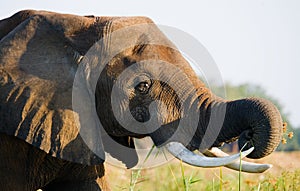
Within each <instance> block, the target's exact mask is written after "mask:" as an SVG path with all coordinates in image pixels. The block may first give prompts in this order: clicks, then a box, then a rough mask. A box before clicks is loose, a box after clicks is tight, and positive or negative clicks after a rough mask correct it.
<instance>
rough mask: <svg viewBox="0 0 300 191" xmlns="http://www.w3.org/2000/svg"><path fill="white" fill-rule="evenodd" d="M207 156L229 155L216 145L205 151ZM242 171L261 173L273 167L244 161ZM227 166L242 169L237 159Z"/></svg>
mask: <svg viewBox="0 0 300 191" xmlns="http://www.w3.org/2000/svg"><path fill="white" fill-rule="evenodd" d="M204 154H205V155H206V156H211V157H226V156H229V155H228V154H227V153H225V152H223V151H222V150H221V149H218V148H216V147H213V148H211V149H210V150H206V152H204ZM241 165H242V169H241V170H242V171H243V172H251V173H261V172H264V171H266V170H268V169H269V168H271V167H272V165H271V164H256V163H252V162H247V161H242V164H241ZM225 167H227V168H230V169H233V170H237V171H239V170H240V161H235V162H233V163H230V164H227V165H225Z"/></svg>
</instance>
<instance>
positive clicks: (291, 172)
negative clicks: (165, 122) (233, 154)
mask: <svg viewBox="0 0 300 191" xmlns="http://www.w3.org/2000/svg"><path fill="white" fill-rule="evenodd" d="M153 148H154V147H152V149H151V150H150V152H149V153H148V155H147V157H146V158H145V160H144V163H145V162H146V161H147V160H148V159H149V156H150V153H151V152H152V151H153ZM285 155H288V154H287V153H285ZM298 156H299V155H298ZM165 157H166V156H165ZM274 157H275V156H274ZM286 158H287V160H288V161H287V162H286V163H284V164H285V165H287V166H289V168H281V169H278V168H277V170H276V168H275V169H271V170H269V171H267V172H265V173H261V174H250V173H243V172H241V169H240V171H232V170H228V169H227V168H224V167H220V168H208V169H206V168H197V167H193V166H190V165H186V164H184V163H183V162H182V161H179V160H176V159H175V160H172V161H171V162H170V163H167V164H166V165H163V166H160V167H156V168H152V169H136V170H125V169H120V168H117V167H113V166H107V168H106V169H109V170H108V176H107V178H108V182H110V186H111V189H112V190H113V191H115V190H116V191H117V190H129V191H150V190H151V191H152V190H157V191H160V190H161V191H199V190H204V191H231V190H232V191H233V190H234V191H236V190H239V191H300V168H298V169H291V166H290V165H289V162H292V158H291V157H288V156H286ZM293 158H294V159H296V160H297V161H298V158H295V156H294V157H293ZM269 160H270V159H269ZM278 160H280V156H279V158H278V159H277V158H271V161H272V162H275V161H278ZM240 162H242V161H241V160H240ZM294 162H295V161H294ZM275 164H276V163H275Z"/></svg>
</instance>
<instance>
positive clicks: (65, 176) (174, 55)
mask: <svg viewBox="0 0 300 191" xmlns="http://www.w3.org/2000/svg"><path fill="white" fill-rule="evenodd" d="M0 92H1V94H0V177H1V178H0V188H1V190H16V191H17V190H23V191H24V190H26V191H30V190H37V189H42V190H43V191H48V190H49V191H51V190H72V191H74V190H90V191H95V190H109V185H108V183H107V182H106V181H105V169H104V165H103V164H104V162H105V152H107V153H110V154H111V156H113V157H115V158H116V159H118V160H120V161H122V162H123V163H124V164H125V165H126V166H127V167H128V168H131V167H133V166H135V165H136V163H137V161H138V156H137V153H136V151H135V145H134V141H133V140H134V139H141V138H144V137H150V138H151V139H152V141H153V142H154V144H155V145H156V146H157V147H164V148H167V149H168V150H169V152H170V153H171V154H173V155H174V156H175V157H177V158H178V159H180V160H182V161H183V162H186V163H189V164H191V165H194V166H199V167H208V168H209V167H217V166H226V167H228V168H232V169H235V170H239V168H240V167H239V161H238V160H239V158H240V157H241V158H242V157H245V156H247V157H249V158H254V159H258V158H262V157H265V156H267V155H269V154H271V153H272V152H273V151H274V150H275V149H276V148H277V146H278V144H279V142H280V140H281V138H282V125H283V122H282V118H281V115H280V113H279V111H278V109H277V108H276V106H275V105H274V104H272V103H271V102H270V101H268V100H266V99H262V98H244V99H239V100H224V99H223V98H220V97H218V96H216V95H214V94H213V93H212V91H211V90H210V89H209V88H207V87H206V85H205V83H203V82H202V81H201V79H200V78H199V77H198V76H197V74H196V72H195V71H194V70H193V68H192V67H191V65H190V64H189V62H188V61H187V60H186V59H185V58H184V56H183V55H182V54H181V52H180V51H179V50H178V49H177V48H176V46H175V45H174V44H172V42H171V41H170V40H168V38H167V37H166V36H165V34H164V33H163V32H161V31H160V29H159V28H158V27H157V26H156V25H155V24H154V22H153V21H152V20H151V19H149V18H147V17H97V16H77V15H70V14H61V13H55V12H48V11H36V10H23V11H19V12H17V13H16V14H14V15H12V16H11V17H9V18H6V19H3V20H1V21H0ZM234 141H238V143H239V146H240V148H241V149H242V148H243V151H241V153H238V154H235V155H230V156H229V155H228V154H226V153H225V152H223V151H222V150H221V149H219V147H220V146H222V145H223V143H232V142H234ZM193 151H200V153H202V154H203V155H201V154H195V153H194V152H193ZM270 167H271V165H269V164H255V163H250V162H243V163H242V166H241V169H242V171H245V172H254V173H257V172H263V171H265V170H267V169H268V168H270Z"/></svg>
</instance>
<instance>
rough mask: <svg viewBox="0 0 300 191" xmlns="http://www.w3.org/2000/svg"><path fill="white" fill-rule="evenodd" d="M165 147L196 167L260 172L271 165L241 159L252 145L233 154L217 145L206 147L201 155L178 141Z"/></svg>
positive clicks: (249, 151) (248, 152)
mask: <svg viewBox="0 0 300 191" xmlns="http://www.w3.org/2000/svg"><path fill="white" fill-rule="evenodd" d="M165 147H166V148H167V150H168V151H169V153H171V154H172V155H173V156H175V157H176V158H178V159H179V160H181V161H183V162H185V163H187V164H190V165H192V166H197V167H204V168H211V167H219V166H225V167H227V168H230V169H233V170H237V171H240V170H241V171H243V172H250V173H261V172H264V171H266V170H268V169H269V168H271V167H272V165H270V164H256V163H251V162H246V161H241V159H242V158H244V157H246V156H247V155H249V154H250V153H251V152H252V151H253V150H254V147H251V148H250V149H248V150H246V151H241V152H240V153H237V154H234V155H228V154H227V153H225V152H223V151H222V150H220V149H219V148H217V147H212V148H211V149H206V150H205V151H203V152H202V154H201V155H198V154H195V153H194V152H192V151H190V150H189V149H187V148H186V147H185V146H183V145H182V144H181V143H179V142H169V143H167V144H166V145H165Z"/></svg>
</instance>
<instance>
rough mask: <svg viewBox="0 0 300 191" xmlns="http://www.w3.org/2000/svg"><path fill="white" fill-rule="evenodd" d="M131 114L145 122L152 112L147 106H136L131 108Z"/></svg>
mask: <svg viewBox="0 0 300 191" xmlns="http://www.w3.org/2000/svg"><path fill="white" fill-rule="evenodd" d="M130 112H131V115H132V116H133V117H134V119H135V120H137V121H138V122H141V123H144V122H147V121H149V120H150V112H149V110H148V108H147V107H145V106H138V107H134V108H132V109H131V110H130Z"/></svg>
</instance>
